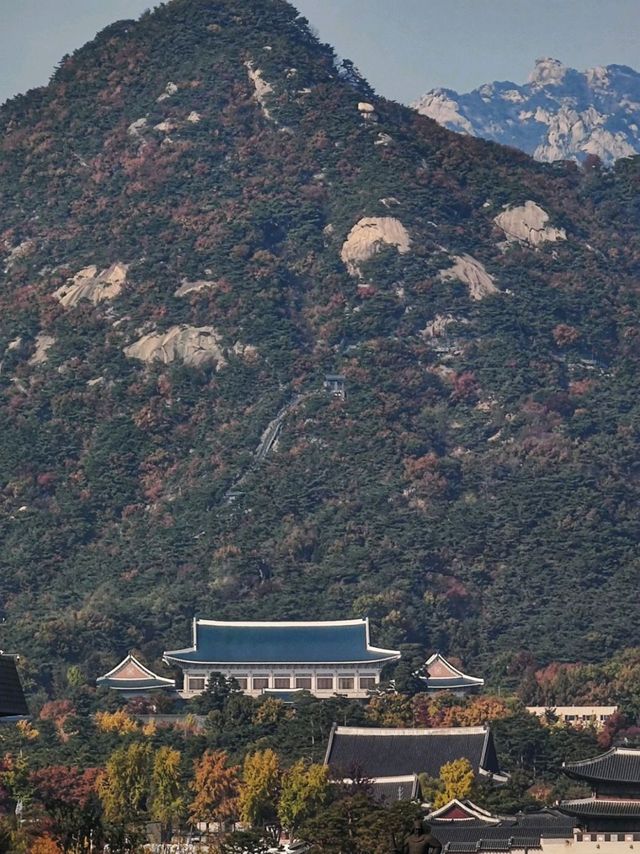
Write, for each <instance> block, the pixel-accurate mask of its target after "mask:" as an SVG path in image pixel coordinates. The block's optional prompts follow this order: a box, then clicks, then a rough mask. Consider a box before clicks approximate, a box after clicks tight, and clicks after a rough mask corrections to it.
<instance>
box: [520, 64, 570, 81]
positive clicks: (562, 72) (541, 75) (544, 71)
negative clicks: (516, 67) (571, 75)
mask: <svg viewBox="0 0 640 854" xmlns="http://www.w3.org/2000/svg"><path fill="white" fill-rule="evenodd" d="M569 70H570V69H568V68H567V66H566V65H563V64H562V63H561V62H560V60H559V59H553V58H552V57H545V58H543V59H536V64H535V65H534V67H533V71H532V72H531V74H530V75H529V83H530V84H531V85H532V86H537V87H540V86H558V85H559V84H561V83H562V82H563V81H564V78H565V76H566V74H567V71H569Z"/></svg>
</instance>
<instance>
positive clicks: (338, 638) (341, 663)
mask: <svg viewBox="0 0 640 854" xmlns="http://www.w3.org/2000/svg"><path fill="white" fill-rule="evenodd" d="M399 658H400V653H399V652H398V651H397V650H394V649H381V648H379V647H375V646H371V644H370V642H369V621H368V619H364V620H331V621H326V622H232V621H229V622H227V621H221V620H200V619H195V620H194V621H193V645H192V646H190V647H187V648H186V649H174V650H169V651H167V652H165V654H164V660H165V661H166V662H167V664H170V665H174V666H176V667H179V668H180V669H181V670H182V672H183V673H184V688H183V690H182V692H181V696H183V697H185V698H189V697H193V696H196V695H197V694H201V693H202V692H203V691H204V689H205V688H206V685H207V681H208V679H209V677H210V675H211V674H212V673H222V674H223V675H224V676H226V677H228V678H233V679H235V680H236V682H237V683H238V685H239V686H240V688H241V690H242V691H244V692H245V693H246V694H250V695H251V696H253V697H257V696H260V695H262V694H264V693H266V692H278V693H279V694H280V695H281V694H282V693H285V694H290V693H291V692H295V691H310V692H311V693H312V694H315V696H317V697H331V696H333V695H334V694H340V695H342V696H345V697H350V698H354V699H359V698H361V699H365V698H366V697H368V695H369V692H370V691H373V690H375V689H376V687H377V686H378V685H379V683H380V674H381V673H382V669H383V667H384V666H385V665H386V664H388V663H389V662H392V661H397V660H398V659H399Z"/></svg>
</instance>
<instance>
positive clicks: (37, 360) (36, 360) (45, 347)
mask: <svg viewBox="0 0 640 854" xmlns="http://www.w3.org/2000/svg"><path fill="white" fill-rule="evenodd" d="M55 343H56V339H55V338H54V337H53V336H52V335H45V333H44V332H40V333H39V334H38V335H36V341H35V344H36V349H35V352H34V354H33V356H31V358H30V359H29V362H28V364H29V365H42V364H43V363H44V362H46V361H47V359H48V358H49V357H48V356H47V352H48V351H49V350H50V349H51V348H52V347H53V345H54V344H55Z"/></svg>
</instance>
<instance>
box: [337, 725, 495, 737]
mask: <svg viewBox="0 0 640 854" xmlns="http://www.w3.org/2000/svg"><path fill="white" fill-rule="evenodd" d="M488 732H490V728H489V727H488V726H458V727H429V728H418V727H411V728H410V727H398V728H395V727H357V726H355V727H350V726H338V727H336V735H486V733H488Z"/></svg>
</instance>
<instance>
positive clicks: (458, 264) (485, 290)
mask: <svg viewBox="0 0 640 854" xmlns="http://www.w3.org/2000/svg"><path fill="white" fill-rule="evenodd" d="M453 261H454V264H453V266H452V267H449V269H447V270H441V271H440V279H441V280H442V281H443V282H452V281H460V282H464V284H465V285H466V286H467V287H468V288H469V296H470V297H471V299H475V300H481V299H484V297H487V296H489V295H490V294H497V293H500V291H499V290H498V288H497V287H496V285H495V282H494V280H493V277H492V276H490V275H489V273H487V271H486V270H485V268H484V265H483V264H481V263H480V261H478V260H477V259H476V258H474V257H473V256H472V255H454V256H453Z"/></svg>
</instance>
